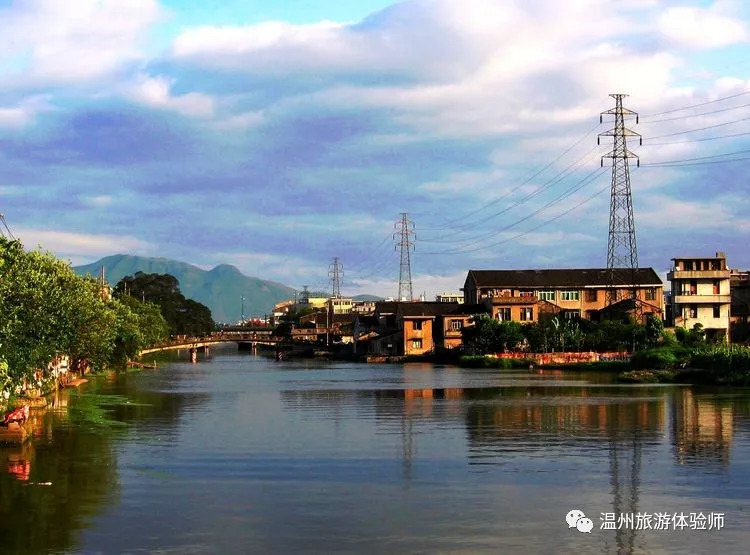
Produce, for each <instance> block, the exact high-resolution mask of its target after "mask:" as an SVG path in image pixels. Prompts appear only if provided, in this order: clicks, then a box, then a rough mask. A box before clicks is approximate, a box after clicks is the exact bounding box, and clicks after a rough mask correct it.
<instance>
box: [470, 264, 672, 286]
mask: <svg viewBox="0 0 750 555" xmlns="http://www.w3.org/2000/svg"><path fill="white" fill-rule="evenodd" d="M608 274H609V270H607V268H567V269H549V270H469V274H468V275H467V277H466V280H467V281H468V280H469V278H472V277H473V279H474V282H475V283H476V284H477V286H478V287H517V288H522V289H523V288H528V289H539V288H544V287H586V286H592V285H594V286H596V285H600V286H607V285H608V279H607V277H608ZM614 278H615V285H630V284H632V283H633V281H635V283H638V284H640V285H662V281H661V279H660V278H659V276H658V275H657V274H656V272H655V271H654V269H653V268H638V269H636V271H635V276H634V278H635V279H634V280H633V279H632V278H631V276H630V270H629V269H627V268H621V269H616V270H615V275H614Z"/></svg>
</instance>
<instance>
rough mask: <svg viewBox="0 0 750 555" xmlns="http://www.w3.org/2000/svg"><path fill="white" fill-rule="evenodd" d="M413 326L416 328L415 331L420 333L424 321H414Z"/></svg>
mask: <svg viewBox="0 0 750 555" xmlns="http://www.w3.org/2000/svg"><path fill="white" fill-rule="evenodd" d="M412 326H414V328H413V329H414V331H419V330H421V329H422V320H414V321H413V322H412Z"/></svg>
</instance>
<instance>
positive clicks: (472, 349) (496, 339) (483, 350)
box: [461, 314, 524, 355]
mask: <svg viewBox="0 0 750 555" xmlns="http://www.w3.org/2000/svg"><path fill="white" fill-rule="evenodd" d="M461 335H462V338H463V344H464V348H465V349H466V350H467V352H469V353H472V354H477V355H482V354H488V353H499V352H503V351H508V350H515V349H517V348H518V345H519V344H520V343H521V342H522V341H523V340H524V335H523V333H522V328H521V324H519V323H518V322H499V321H497V320H494V319H492V318H490V317H489V316H487V315H486V314H482V315H479V316H475V317H474V325H473V326H467V327H464V328H463V329H462V330H461Z"/></svg>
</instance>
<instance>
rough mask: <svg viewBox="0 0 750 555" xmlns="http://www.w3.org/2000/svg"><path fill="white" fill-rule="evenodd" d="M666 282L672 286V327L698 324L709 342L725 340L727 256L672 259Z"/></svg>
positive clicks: (727, 305)
mask: <svg viewBox="0 0 750 555" xmlns="http://www.w3.org/2000/svg"><path fill="white" fill-rule="evenodd" d="M672 261H673V262H674V264H673V266H672V270H671V271H670V272H669V273H668V274H667V279H668V280H669V281H670V282H671V283H672V318H673V319H674V322H673V323H674V326H675V327H682V328H687V329H692V328H693V327H694V326H695V324H700V325H701V326H703V329H704V330H706V339H708V340H710V341H728V340H729V314H730V306H731V290H730V289H731V288H730V270H729V268H727V257H726V255H725V254H724V253H723V252H717V253H716V256H712V257H681V258H673V259H672Z"/></svg>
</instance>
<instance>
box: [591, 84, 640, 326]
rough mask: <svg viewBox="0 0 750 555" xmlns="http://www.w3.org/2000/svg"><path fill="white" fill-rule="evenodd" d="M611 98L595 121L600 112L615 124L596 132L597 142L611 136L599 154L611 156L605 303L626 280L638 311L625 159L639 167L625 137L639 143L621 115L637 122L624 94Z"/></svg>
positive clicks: (631, 210)
mask: <svg viewBox="0 0 750 555" xmlns="http://www.w3.org/2000/svg"><path fill="white" fill-rule="evenodd" d="M609 96H611V97H612V98H614V99H615V107H614V108H611V109H609V110H607V111H606V112H602V113H601V115H600V116H599V122H600V123H601V122H602V116H604V114H612V115H614V116H615V126H614V128H612V129H610V130H609V131H605V132H604V133H600V134H599V137H597V144H599V139H600V138H601V137H602V136H606V137H614V146H613V148H612V150H611V151H610V152H609V153H607V154H605V155H604V156H602V162H601V163H602V166H604V159H605V158H611V159H612V192H611V196H610V204H609V242H608V248H607V304H608V305H610V304H613V303H615V302H617V301H618V300H619V299H618V298H617V288H616V286H617V285H618V284H619V285H622V284H623V282H625V283H628V284H629V285H630V286H631V288H632V298H633V309H634V310H635V311H636V312H638V310H639V306H638V302H637V299H638V297H637V293H638V283H637V281H638V280H637V271H638V249H637V247H636V243H635V220H634V219H633V196H632V194H631V190H630V168H629V165H628V159H629V158H635V159H636V161H637V165H638V166H640V160H638V156H636V155H635V154H633V153H632V152H630V151H629V150H628V147H627V137H638V138H639V139H640V141H641V144H643V139H641V136H640V134H638V133H636V132H635V131H631V130H630V129H628V128H626V127H625V116H635V122H636V123H638V114H637V113H636V112H633V111H632V110H628V109H627V108H623V106H622V99H623V98H624V97H625V96H627V95H625V94H610V95H609Z"/></svg>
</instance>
